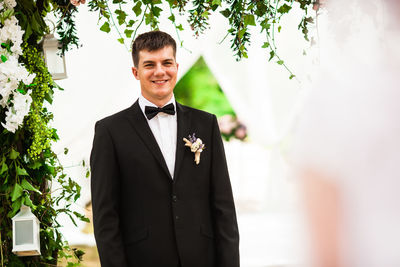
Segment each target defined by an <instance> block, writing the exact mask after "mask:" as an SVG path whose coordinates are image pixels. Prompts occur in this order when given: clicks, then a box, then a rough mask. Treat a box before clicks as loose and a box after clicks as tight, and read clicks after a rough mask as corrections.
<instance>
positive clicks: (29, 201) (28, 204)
mask: <svg viewBox="0 0 400 267" xmlns="http://www.w3.org/2000/svg"><path fill="white" fill-rule="evenodd" d="M24 202H25V204H26V205H27V206H29V207H31V208H32V209H36V206H35V205H33V203H32V200H31V198H30V197H29V195H25V197H24Z"/></svg>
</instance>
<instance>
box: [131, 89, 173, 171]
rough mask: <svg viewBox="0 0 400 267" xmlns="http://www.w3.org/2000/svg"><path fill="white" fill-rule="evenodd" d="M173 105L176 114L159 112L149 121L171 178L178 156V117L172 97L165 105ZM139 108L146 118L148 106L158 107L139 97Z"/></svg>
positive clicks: (141, 96)
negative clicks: (176, 155)
mask: <svg viewBox="0 0 400 267" xmlns="http://www.w3.org/2000/svg"><path fill="white" fill-rule="evenodd" d="M170 103H172V104H173V105H174V108H175V114H174V115H169V114H166V113H164V112H159V113H158V114H157V115H156V116H155V117H154V118H152V119H151V120H149V119H147V117H146V119H147V122H148V123H149V126H150V129H151V131H152V133H153V135H154V137H155V139H156V141H157V144H158V147H159V148H160V150H161V153H162V155H163V157H164V159H165V163H166V164H167V167H168V170H169V173H170V174H171V177H172V178H173V177H174V169H175V154H176V138H177V136H176V135H177V127H178V124H177V120H176V119H177V116H176V104H175V97H174V95H172V97H171V99H170V100H169V101H168V102H167V103H166V104H165V105H168V104H170ZM139 106H140V109H141V110H142V112H143V114H144V115H145V116H146V114H145V112H144V110H145V107H146V106H152V107H157V106H156V105H155V104H153V103H151V102H150V101H149V100H147V99H146V98H144V97H143V95H140V96H139Z"/></svg>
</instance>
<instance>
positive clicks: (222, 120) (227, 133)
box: [218, 114, 247, 141]
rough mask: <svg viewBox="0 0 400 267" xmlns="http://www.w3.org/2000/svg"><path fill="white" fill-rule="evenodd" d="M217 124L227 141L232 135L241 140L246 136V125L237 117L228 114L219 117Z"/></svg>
mask: <svg viewBox="0 0 400 267" xmlns="http://www.w3.org/2000/svg"><path fill="white" fill-rule="evenodd" d="M218 126H219V130H220V132H221V135H222V137H223V138H224V139H225V140H226V141H229V140H230V139H231V138H232V137H233V138H236V139H239V140H242V141H243V140H245V139H246V137H247V128H246V126H245V125H244V124H243V123H241V122H240V121H239V120H238V119H237V117H235V116H232V115H230V114H227V115H224V116H221V117H219V118H218Z"/></svg>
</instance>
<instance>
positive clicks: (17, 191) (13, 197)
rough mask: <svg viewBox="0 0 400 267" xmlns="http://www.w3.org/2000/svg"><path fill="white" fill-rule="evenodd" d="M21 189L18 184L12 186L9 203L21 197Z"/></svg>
mask: <svg viewBox="0 0 400 267" xmlns="http://www.w3.org/2000/svg"><path fill="white" fill-rule="evenodd" d="M23 191H24V190H23V188H22V187H21V186H20V185H19V184H15V185H14V189H13V191H12V193H11V201H13V202H14V201H15V200H17V199H18V198H19V197H20V196H22V192H23Z"/></svg>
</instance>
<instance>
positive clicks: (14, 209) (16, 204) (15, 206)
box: [7, 198, 23, 217]
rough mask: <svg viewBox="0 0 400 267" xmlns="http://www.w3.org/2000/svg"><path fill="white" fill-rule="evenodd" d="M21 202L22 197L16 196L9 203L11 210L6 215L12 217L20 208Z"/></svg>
mask: <svg viewBox="0 0 400 267" xmlns="http://www.w3.org/2000/svg"><path fill="white" fill-rule="evenodd" d="M22 202H23V199H22V198H18V200H17V201H14V202H13V203H12V204H11V207H12V211H11V212H10V213H8V215H7V216H8V217H14V215H15V214H16V213H17V211H19V209H20V208H21V205H22Z"/></svg>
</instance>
